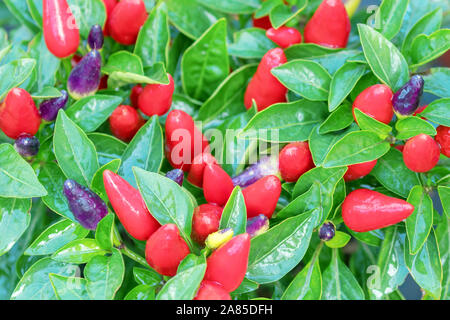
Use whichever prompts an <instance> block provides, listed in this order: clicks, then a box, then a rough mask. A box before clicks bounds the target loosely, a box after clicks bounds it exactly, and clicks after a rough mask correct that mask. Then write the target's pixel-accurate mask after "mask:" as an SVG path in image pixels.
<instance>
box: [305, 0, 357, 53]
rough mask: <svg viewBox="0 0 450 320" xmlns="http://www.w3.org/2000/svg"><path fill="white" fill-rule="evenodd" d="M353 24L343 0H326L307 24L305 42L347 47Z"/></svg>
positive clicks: (332, 46) (331, 46)
mask: <svg viewBox="0 0 450 320" xmlns="http://www.w3.org/2000/svg"><path fill="white" fill-rule="evenodd" d="M350 30H351V25H350V18H349V17H348V13H347V10H346V9H345V6H344V4H343V3H342V1H341V0H324V1H322V3H321V4H320V5H319V7H318V8H317V10H316V12H315V13H314V15H313V16H312V18H311V19H310V20H309V21H308V23H307V24H306V26H305V31H304V36H305V42H307V43H315V44H318V45H321V46H326V47H330V48H345V47H346V46H347V42H348V37H349V35H350Z"/></svg>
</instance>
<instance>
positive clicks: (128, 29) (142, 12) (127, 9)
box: [108, 0, 148, 45]
mask: <svg viewBox="0 0 450 320" xmlns="http://www.w3.org/2000/svg"><path fill="white" fill-rule="evenodd" d="M147 17H148V14H147V11H146V8H145V3H144V1H143V0H121V1H120V2H119V3H118V4H117V5H116V6H115V7H114V9H113V11H112V12H111V15H110V17H109V24H108V28H109V33H110V34H111V37H112V38H113V39H114V40H116V41H117V42H118V43H120V44H123V45H132V44H134V43H135V42H136V39H137V36H138V34H139V30H140V29H141V27H142V26H143V25H144V23H145V21H146V20H147Z"/></svg>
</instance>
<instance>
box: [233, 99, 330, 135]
mask: <svg viewBox="0 0 450 320" xmlns="http://www.w3.org/2000/svg"><path fill="white" fill-rule="evenodd" d="M327 114H328V112H327V106H326V104H325V103H322V102H313V101H308V100H298V101H294V102H290V103H277V104H274V105H272V106H270V107H268V108H266V109H264V110H262V111H260V112H258V113H257V114H256V115H255V116H254V117H253V118H252V119H251V120H250V121H249V123H248V124H247V125H246V126H245V128H244V129H243V130H242V132H241V133H240V134H239V135H238V137H239V138H240V137H243V136H245V137H246V138H249V139H256V138H257V139H259V140H263V141H264V140H265V141H272V142H292V141H305V140H307V139H308V137H309V135H310V133H311V130H312V129H313V128H314V126H315V125H317V124H318V123H321V122H322V121H323V120H324V119H325V117H326V115H327ZM267 132H268V133H270V135H271V137H270V138H267V137H266V138H265V137H263V134H264V133H267ZM274 134H276V135H277V137H276V136H275V137H274V136H273V135H274Z"/></svg>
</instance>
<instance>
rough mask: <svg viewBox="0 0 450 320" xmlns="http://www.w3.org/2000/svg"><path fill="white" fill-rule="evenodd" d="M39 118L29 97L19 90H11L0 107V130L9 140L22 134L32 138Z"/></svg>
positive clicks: (36, 130) (39, 121)
mask: <svg viewBox="0 0 450 320" xmlns="http://www.w3.org/2000/svg"><path fill="white" fill-rule="evenodd" d="M40 124H41V117H40V115H39V111H38V109H37V108H36V105H35V104H34V101H33V99H32V98H31V95H30V94H29V93H28V92H27V91H25V90H24V89H21V88H14V89H11V90H10V91H9V92H8V94H7V95H6V98H5V101H4V102H3V103H2V104H1V105H0V129H1V130H2V131H3V132H4V133H5V134H6V135H7V136H8V137H10V138H11V139H14V140H15V139H17V138H18V137H19V136H20V135H21V134H22V133H27V134H29V135H32V136H34V135H35V134H36V132H38V130H39V126H40Z"/></svg>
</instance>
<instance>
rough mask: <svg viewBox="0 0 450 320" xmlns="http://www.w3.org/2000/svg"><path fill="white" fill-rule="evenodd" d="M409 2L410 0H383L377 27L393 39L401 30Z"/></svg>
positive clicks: (377, 18)
mask: <svg viewBox="0 0 450 320" xmlns="http://www.w3.org/2000/svg"><path fill="white" fill-rule="evenodd" d="M408 3H409V0H397V1H391V0H383V2H382V3H381V5H380V8H379V9H378V11H377V13H376V16H375V20H376V22H377V23H378V24H379V26H377V29H379V32H380V33H381V34H382V35H384V36H385V37H386V38H387V39H392V38H393V37H394V36H395V35H396V34H397V33H398V32H399V31H400V28H401V26H402V22H403V18H404V16H405V13H406V9H407V8H408Z"/></svg>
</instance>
